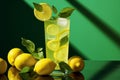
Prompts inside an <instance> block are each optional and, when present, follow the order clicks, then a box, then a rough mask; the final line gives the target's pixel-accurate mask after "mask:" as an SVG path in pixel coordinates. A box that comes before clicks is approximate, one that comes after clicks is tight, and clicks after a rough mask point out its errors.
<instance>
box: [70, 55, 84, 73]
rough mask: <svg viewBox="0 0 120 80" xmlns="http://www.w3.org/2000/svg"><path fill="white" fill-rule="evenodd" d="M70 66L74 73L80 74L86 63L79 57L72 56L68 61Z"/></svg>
mask: <svg viewBox="0 0 120 80" xmlns="http://www.w3.org/2000/svg"><path fill="white" fill-rule="evenodd" d="M68 64H69V66H70V67H71V68H72V70H73V71H74V72H79V71H81V70H82V69H83V68H84V61H83V59H82V58H81V57H79V56H72V57H71V58H70V59H69V60H68Z"/></svg>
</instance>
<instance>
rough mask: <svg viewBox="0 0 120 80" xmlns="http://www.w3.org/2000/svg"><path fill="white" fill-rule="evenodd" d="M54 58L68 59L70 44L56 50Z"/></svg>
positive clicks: (59, 59)
mask: <svg viewBox="0 0 120 80" xmlns="http://www.w3.org/2000/svg"><path fill="white" fill-rule="evenodd" d="M54 58H55V59H56V60H58V61H66V62H67V58H68V46H67V45H64V46H61V47H60V48H59V49H58V50H57V51H55V52H54Z"/></svg>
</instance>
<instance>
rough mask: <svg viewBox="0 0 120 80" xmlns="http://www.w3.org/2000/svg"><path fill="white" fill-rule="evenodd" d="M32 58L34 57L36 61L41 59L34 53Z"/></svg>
mask: <svg viewBox="0 0 120 80" xmlns="http://www.w3.org/2000/svg"><path fill="white" fill-rule="evenodd" d="M32 56H33V57H34V58H35V59H38V60H39V59H40V57H39V55H38V53H35V52H33V53H32Z"/></svg>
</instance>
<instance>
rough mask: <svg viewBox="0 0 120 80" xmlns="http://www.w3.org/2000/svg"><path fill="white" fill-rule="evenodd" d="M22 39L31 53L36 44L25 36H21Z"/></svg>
mask: <svg viewBox="0 0 120 80" xmlns="http://www.w3.org/2000/svg"><path fill="white" fill-rule="evenodd" d="M21 39H22V45H23V46H25V47H26V48H27V50H28V51H29V52H30V53H32V52H34V51H35V44H34V43H33V42H32V41H31V40H28V39H25V38H21Z"/></svg>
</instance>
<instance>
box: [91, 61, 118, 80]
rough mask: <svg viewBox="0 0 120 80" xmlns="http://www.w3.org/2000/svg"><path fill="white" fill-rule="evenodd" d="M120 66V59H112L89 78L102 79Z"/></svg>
mask: <svg viewBox="0 0 120 80" xmlns="http://www.w3.org/2000/svg"><path fill="white" fill-rule="evenodd" d="M118 68H120V61H111V62H109V63H108V64H106V65H105V67H103V68H102V69H101V70H100V71H99V72H98V73H95V75H93V76H92V77H91V78H90V79H89V80H102V79H103V78H105V77H106V76H107V75H109V74H110V73H111V72H113V71H115V70H117V69H118Z"/></svg>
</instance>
